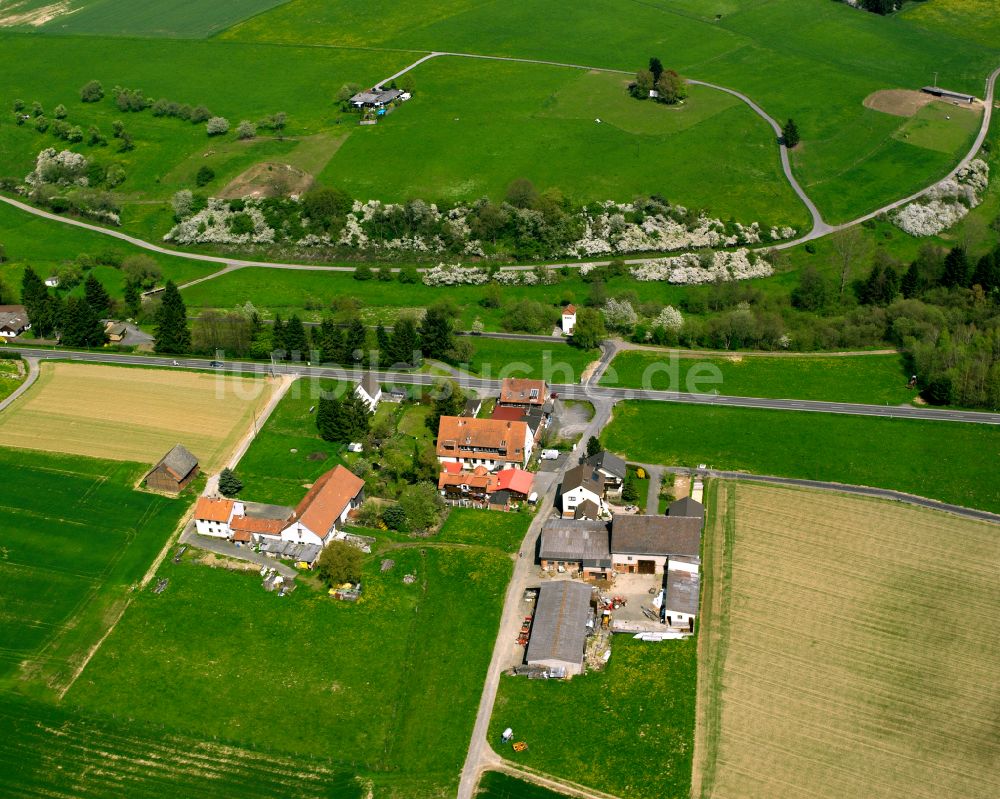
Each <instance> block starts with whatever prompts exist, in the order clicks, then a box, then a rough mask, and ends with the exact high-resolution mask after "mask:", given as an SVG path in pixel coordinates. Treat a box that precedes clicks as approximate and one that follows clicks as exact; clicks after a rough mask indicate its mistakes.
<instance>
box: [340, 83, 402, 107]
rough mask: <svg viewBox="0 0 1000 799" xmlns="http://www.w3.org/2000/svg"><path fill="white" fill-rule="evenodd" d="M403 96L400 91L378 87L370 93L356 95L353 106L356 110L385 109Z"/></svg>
mask: <svg viewBox="0 0 1000 799" xmlns="http://www.w3.org/2000/svg"><path fill="white" fill-rule="evenodd" d="M402 95H403V92H401V91H399V89H383V88H381V87H379V86H376V87H375V88H373V89H369V90H368V91H365V92H358V93H357V94H355V95H354V96H353V97H352V98H351V105H353V106H354V107H355V108H383V107H385V106H387V105H388V104H389V103H391V102H392V101H393V100H395V99H396V98H397V97H402Z"/></svg>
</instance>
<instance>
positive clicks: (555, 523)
mask: <svg viewBox="0 0 1000 799" xmlns="http://www.w3.org/2000/svg"><path fill="white" fill-rule="evenodd" d="M541 538H542V541H541V547H540V549H539V552H538V557H539V558H540V559H541V560H555V561H564V562H565V561H573V562H576V561H580V562H581V563H582V564H583V565H584V566H594V567H604V568H608V567H610V566H611V550H610V548H609V537H608V523H607V522H601V521H578V520H576V519H550V520H549V521H547V522H546V523H545V526H544V527H542V536H541Z"/></svg>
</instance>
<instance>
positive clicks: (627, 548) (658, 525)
mask: <svg viewBox="0 0 1000 799" xmlns="http://www.w3.org/2000/svg"><path fill="white" fill-rule="evenodd" d="M611 551H612V552H613V553H615V554H616V555H619V554H621V555H668V556H677V557H685V558H698V557H700V554H701V519H698V518H694V517H690V516H629V515H621V516H615V517H614V518H613V519H612V520H611Z"/></svg>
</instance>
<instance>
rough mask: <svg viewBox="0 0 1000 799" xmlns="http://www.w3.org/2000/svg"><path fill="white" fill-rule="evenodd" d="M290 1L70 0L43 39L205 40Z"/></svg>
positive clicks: (44, 3)
mask: <svg viewBox="0 0 1000 799" xmlns="http://www.w3.org/2000/svg"><path fill="white" fill-rule="evenodd" d="M284 2H286V0H215V1H214V2H212V3H191V2H190V0H160V1H159V2H157V3H155V4H153V5H148V4H144V3H135V2H132V0H71V2H70V3H67V4H66V5H67V6H68V9H67V11H66V12H65V13H57V14H56V15H55V16H54V18H53V19H52V20H51V21H49V22H47V23H45V24H44V25H42V26H41V28H40V30H41V31H42V32H43V33H69V34H81V33H83V34H99V35H103V36H147V37H148V36H168V37H179V38H192V39H197V38H202V37H206V36H211V35H212V34H214V33H218V32H219V31H221V30H224V29H225V28H228V27H230V26H231V25H234V24H235V23H237V22H241V21H242V20H244V19H247V18H249V17H252V16H254V15H255V14H259V13H261V12H262V11H267V10H268V9H271V8H274V7H275V6H277V5H281V4H282V3H284ZM36 6H37V7H49V8H51V5H50V4H49V3H48V0H29V3H28V5H27V6H23V5H22V6H19V7H18V8H17V9H16V10H17V11H20V12H22V13H23V10H24V8H33V7H36Z"/></svg>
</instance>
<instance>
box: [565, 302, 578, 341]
mask: <svg viewBox="0 0 1000 799" xmlns="http://www.w3.org/2000/svg"><path fill="white" fill-rule="evenodd" d="M575 327H576V306H575V305H567V306H566V307H565V308H563V311H562V332H563V334H564V335H566V336H572V335H573V329H574V328H575Z"/></svg>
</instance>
